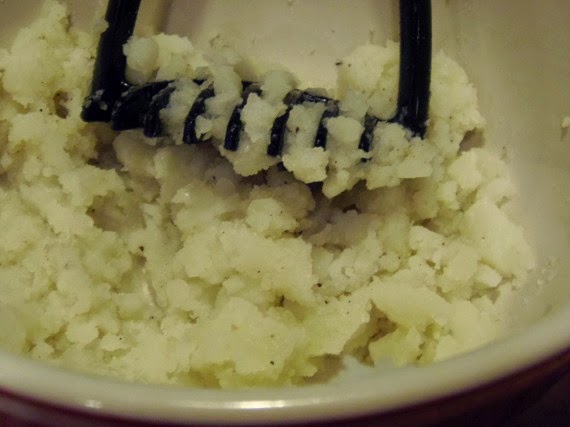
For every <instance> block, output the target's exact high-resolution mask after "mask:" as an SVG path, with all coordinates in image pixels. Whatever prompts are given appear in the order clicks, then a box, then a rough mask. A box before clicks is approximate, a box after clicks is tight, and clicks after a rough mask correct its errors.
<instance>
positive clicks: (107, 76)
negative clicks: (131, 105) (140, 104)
mask: <svg viewBox="0 0 570 427" xmlns="http://www.w3.org/2000/svg"><path fill="white" fill-rule="evenodd" d="M140 3H141V2H140V0H109V3H108V4H107V11H106V14H105V19H106V21H107V23H108V24H109V26H108V27H107V29H106V30H105V31H104V32H103V33H102V34H101V37H100V39H99V47H98V51H97V60H96V62H95V70H94V72H93V80H92V82H91V95H89V97H87V99H86V100H85V103H84V105H83V111H82V112H81V118H82V119H83V120H84V121H86V122H108V121H110V120H111V115H112V113H113V108H114V106H115V103H116V102H117V101H118V100H119V98H120V97H121V95H122V94H123V93H124V92H125V91H126V90H128V89H129V85H128V83H127V82H126V79H125V69H126V65H127V59H126V57H125V54H124V53H123V45H124V44H125V43H126V42H127V41H128V40H129V38H130V37H131V36H132V35H133V31H134V29H135V24H136V21H137V14H138V11H139V7H140Z"/></svg>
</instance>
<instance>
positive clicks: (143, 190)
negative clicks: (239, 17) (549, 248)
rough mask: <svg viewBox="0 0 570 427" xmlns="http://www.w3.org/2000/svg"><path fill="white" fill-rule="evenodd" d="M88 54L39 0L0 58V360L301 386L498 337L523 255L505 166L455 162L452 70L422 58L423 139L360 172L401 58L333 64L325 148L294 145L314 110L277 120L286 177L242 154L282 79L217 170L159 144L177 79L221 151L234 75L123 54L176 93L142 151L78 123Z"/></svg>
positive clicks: (465, 128)
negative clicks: (284, 124) (428, 69)
mask: <svg viewBox="0 0 570 427" xmlns="http://www.w3.org/2000/svg"><path fill="white" fill-rule="evenodd" d="M96 43H97V37H96V35H94V34H86V33H82V32H79V31H77V30H75V29H73V28H71V29H69V28H68V21H67V18H66V11H65V9H64V7H63V6H61V5H59V4H57V3H55V2H52V1H49V2H47V3H46V6H45V7H44V9H43V12H42V15H41V17H40V18H39V19H38V20H37V21H36V22H35V23H34V24H33V25H31V26H29V27H28V28H26V29H22V30H21V31H20V33H19V34H18V36H17V38H16V39H15V41H14V43H13V45H12V47H11V48H9V49H6V50H0V73H1V74H0V75H1V85H2V92H1V101H0V204H1V206H2V209H1V210H0V230H1V232H0V233H1V234H0V236H1V237H0V322H1V324H2V326H3V327H2V329H1V331H0V345H1V346H2V347H3V348H5V349H7V350H9V351H13V352H17V353H21V354H25V355H29V356H31V357H33V358H35V359H38V360H43V361H47V362H50V363H53V364H57V365H61V366H64V367H67V368H70V369H74V370H80V371H86V372H91V373H97V374H101V375H108V376H115V377H119V378H123V379H126V380H129V381H139V382H149V383H173V384H183V385H191V386H201V387H252V386H275V385H287V384H302V383H304V382H306V381H307V380H308V379H311V378H312V377H315V376H318V375H319V374H321V373H323V372H326V371H328V370H330V369H332V368H333V367H335V366H338V363H337V362H338V360H339V359H342V358H343V357H345V356H349V355H350V356H354V357H356V358H358V359H359V360H361V361H362V362H363V363H367V364H377V363H382V362H384V361H391V362H393V363H395V364H397V365H404V364H410V363H429V362H434V361H439V360H442V359H445V358H448V357H451V356H453V355H456V354H458V353H460V352H464V351H467V350H471V349H473V348H476V347H479V346H481V345H484V344H485V343H487V342H489V341H491V340H494V339H496V338H498V337H500V336H501V335H502V334H504V333H505V332H506V328H507V326H506V325H507V322H506V320H505V318H504V316H503V314H502V310H501V308H500V307H501V306H502V305H504V304H505V303H506V302H505V301H508V298H509V295H510V293H511V292H512V290H513V289H514V288H516V287H517V286H519V285H521V283H523V282H524V280H525V278H526V276H527V273H528V271H529V269H531V268H532V267H533V255H532V252H531V249H530V248H529V245H528V244H527V242H526V240H525V236H524V232H523V230H522V229H521V228H520V227H519V226H518V225H517V224H516V223H515V222H513V219H512V218H511V214H510V213H509V209H508V206H509V204H510V202H511V200H512V199H513V198H514V197H515V194H516V191H515V188H514V186H513V183H512V181H511V179H510V178H509V175H508V169H507V166H506V165H505V163H504V162H503V161H502V160H501V159H499V158H498V157H497V156H496V155H495V154H493V152H491V151H487V150H486V149H484V148H481V147H475V148H471V149H469V150H461V149H460V144H461V142H462V141H463V140H464V138H465V135H466V134H467V133H469V132H472V131H476V130H480V129H481V128H482V127H483V125H484V121H483V118H482V117H481V115H480V114H479V112H478V110H477V98H476V93H475V90H474V88H473V87H472V86H471V85H470V83H469V82H468V80H467V77H466V74H465V72H464V71H463V70H462V69H461V68H460V67H459V66H458V65H457V64H456V63H455V62H453V61H452V60H451V59H449V58H448V57H446V56H445V55H443V54H439V55H437V56H436V57H435V58H434V64H433V79H432V99H431V111H430V122H429V128H428V132H427V136H426V138H425V140H419V139H413V140H411V141H409V140H408V138H407V135H406V132H405V130H404V129H402V128H401V127H400V126H398V125H396V124H381V125H379V127H378V128H377V130H376V140H375V144H373V146H374V151H373V152H372V153H371V155H370V160H369V161H368V162H366V163H363V162H360V158H361V153H359V152H358V151H357V150H354V149H353V148H352V147H354V146H355V142H356V141H357V140H358V137H359V132H361V129H362V125H361V121H362V117H363V116H364V114H365V112H366V111H367V110H369V111H370V112H372V113H373V114H376V115H378V116H380V117H384V118H386V117H389V116H390V115H391V114H392V113H393V111H394V109H395V99H396V92H397V69H398V53H397V52H398V47H397V45H395V44H389V45H388V46H386V47H378V46H364V47H361V48H359V49H357V50H356V51H355V52H354V53H353V54H351V55H350V56H349V57H348V58H345V59H344V60H343V62H342V65H340V66H339V84H338V90H337V92H336V93H335V96H337V97H338V98H339V99H340V101H341V110H342V116H341V117H338V118H335V119H331V120H329V122H328V123H327V127H328V130H329V133H330V135H331V143H330V146H329V147H328V148H327V150H326V151H323V150H321V151H318V150H316V151H315V149H312V148H310V146H309V145H308V143H309V141H311V140H312V138H311V136H310V132H312V131H311V130H310V128H311V125H310V123H312V122H310V121H309V119H310V118H311V117H312V116H315V115H318V114H317V113H315V112H314V111H312V110H311V109H314V108H315V107H314V106H311V105H300V106H297V107H295V109H294V110H293V112H292V118H291V122H290V123H289V126H290V127H294V128H296V127H299V129H300V131H299V132H296V133H295V132H291V136H289V137H288V138H289V139H288V140H287V147H288V148H287V150H288V151H287V152H286V153H284V156H283V159H282V160H283V163H284V165H285V167H286V168H287V169H289V170H290V171H292V173H291V172H288V171H285V170H283V168H280V167H278V166H274V165H273V163H275V162H274V161H273V160H271V159H270V160H267V157H266V156H262V155H261V154H259V153H258V152H256V148H255V147H256V144H255V143H256V141H258V140H259V139H260V138H262V137H263V136H262V135H265V134H264V131H263V129H264V126H266V125H268V124H270V123H271V122H272V120H273V117H274V116H275V115H276V114H278V112H279V111H281V109H282V108H283V107H282V105H281V100H282V96H278V94H279V90H281V91H282V92H283V91H284V92H286V91H287V90H288V89H287V87H288V86H287V85H288V84H290V83H288V82H291V81H294V78H293V77H292V76H291V75H290V74H288V73H286V72H284V71H275V72H271V73H268V74H266V75H265V76H260V77H259V78H260V81H262V83H263V84H264V85H266V87H271V88H272V89H271V90H268V91H267V92H268V93H270V94H271V96H265V97H263V96H258V97H257V99H255V100H254V102H252V103H251V105H250V103H248V106H247V108H246V109H245V110H244V121H245V122H246V126H245V129H244V137H243V140H242V142H241V144H240V147H241V148H240V150H238V152H237V153H233V154H232V153H227V152H224V150H223V149H221V148H220V147H218V144H217V143H215V142H214V144H201V145H199V146H187V145H180V144H177V143H176V142H177V138H178V137H179V132H180V121H181V114H182V113H183V112H184V111H187V106H188V102H191V100H192V96H196V95H195V93H194V92H195V90H194V89H195V88H193V87H192V85H193V83H190V82H186V83H184V80H183V78H184V77H193V74H194V73H196V72H202V73H204V72H205V73H207V74H209V75H211V76H212V78H213V79H214V82H215V84H216V85H218V87H224V88H225V89H224V91H223V95H224V96H221V95H220V96H216V98H217V99H214V100H213V101H212V102H211V105H209V109H210V110H209V111H210V113H211V114H210V116H207V117H204V118H202V119H201V123H199V124H198V126H199V127H200V129H202V132H204V133H207V132H209V133H211V134H212V135H213V136H214V137H215V138H216V137H219V135H220V133H223V130H224V121H223V120H221V119H220V118H219V117H218V116H217V115H216V114H215V113H216V111H220V112H221V111H225V110H227V108H228V105H231V103H232V102H234V101H235V100H234V101H232V97H235V96H237V95H239V92H238V91H236V90H235V86H236V84H239V81H240V76H239V75H238V71H237V70H239V69H240V67H239V65H240V61H241V59H240V58H236V57H235V56H232V55H226V54H218V55H213V59H212V57H209V56H208V55H206V54H202V53H200V52H197V51H195V50H194V49H193V47H192V45H191V43H190V42H189V41H188V40H185V39H181V38H179V37H176V36H166V35H157V36H154V37H150V38H146V39H133V40H132V41H131V42H130V43H129V45H127V47H126V51H127V53H128V54H129V67H130V69H129V75H130V76H131V78H133V79H139V81H140V82H143V81H148V80H152V79H153V78H157V79H163V78H171V77H177V78H179V84H180V88H179V92H177V93H178V94H184V91H186V95H187V96H182V95H180V96H173V99H172V102H171V105H170V106H169V108H168V109H167V110H165V112H164V117H163V119H164V120H165V122H166V123H167V126H168V128H169V130H170V131H171V133H172V135H173V139H169V138H162V139H154V140H150V139H145V138H144V137H142V134H141V133H140V132H139V131H127V132H122V133H114V132H112V131H110V129H109V127H108V126H107V125H93V124H86V123H84V122H82V121H81V119H80V117H79V115H80V111H81V105H82V102H83V99H84V97H85V95H86V92H87V90H88V86H89V83H90V79H91V69H92V66H93V58H94V53H93V52H94V51H95V47H96ZM181 49H182V50H181ZM367 64H368V65H367ZM369 64H374V67H373V71H370V70H369V68H368V66H369ZM204 67H206V68H204ZM236 82H237V83H236ZM220 93H222V91H220ZM192 94H193V95H192ZM224 97H225V98H224ZM185 109H186V110H185ZM220 114H221V113H220ZM220 117H221V116H220ZM177 132H178V133H177ZM380 141H381V143H380ZM356 145H357V144H356ZM216 148H218V149H216ZM218 150H219V151H220V152H221V153H222V154H223V156H221V155H220V153H219V151H218ZM246 152H247V153H249V154H248V155H246V154H247V153H246ZM224 156H225V157H224ZM226 157H227V158H226ZM228 160H229V161H228ZM236 171H237V172H238V173H236ZM314 180H323V181H324V182H323V184H322V189H321V188H315V187H314V185H312V186H309V185H307V184H305V183H304V181H307V182H310V181H314Z"/></svg>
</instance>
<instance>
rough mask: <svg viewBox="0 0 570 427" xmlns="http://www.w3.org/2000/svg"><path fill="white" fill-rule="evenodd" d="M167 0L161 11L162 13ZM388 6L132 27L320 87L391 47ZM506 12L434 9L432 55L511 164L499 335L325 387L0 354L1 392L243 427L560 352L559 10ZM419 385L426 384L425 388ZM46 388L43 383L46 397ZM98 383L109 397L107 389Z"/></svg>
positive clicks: (201, 7) (214, 2) (323, 0)
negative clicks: (524, 234) (511, 222)
mask: <svg viewBox="0 0 570 427" xmlns="http://www.w3.org/2000/svg"><path fill="white" fill-rule="evenodd" d="M151 3H152V4H151ZM70 4H71V6H72V8H73V10H74V17H75V19H74V22H76V23H78V25H88V24H87V23H88V22H89V16H90V15H91V14H92V9H93V7H94V6H93V3H92V2H89V3H87V2H80V1H70ZM168 4H170V7H171V8H170V9H169V10H167V9H163V8H162V7H163V6H164V5H168ZM397 5H398V4H397V1H388V2H385V1H378V0H362V1H359V2H347V1H344V0H313V1H311V2H303V1H299V0H289V1H287V0H272V1H267V0H236V1H232V2H227V1H223V0H194V1H192V2H187V1H180V0H174V1H171V2H150V1H148V0H147V1H146V2H144V3H143V7H144V8H146V10H147V15H146V17H145V18H144V23H143V25H141V26H140V28H139V31H143V32H144V31H152V29H153V28H155V27H160V28H163V29H165V30H166V31H167V32H173V33H178V34H187V35H190V36H191V37H192V40H193V41H194V43H195V44H196V45H198V46H204V45H206V44H208V43H209V42H210V40H211V39H212V38H214V37H223V38H224V39H229V40H233V41H235V44H236V47H237V48H238V50H246V51H248V52H250V53H251V55H252V56H253V57H254V58H255V57H257V58H263V60H264V61H265V62H267V63H282V64H285V65H286V66H288V67H290V68H291V69H292V70H293V71H295V72H296V73H297V74H298V75H299V76H300V78H301V79H302V80H304V81H307V82H309V84H310V85H312V86H331V85H334V62H335V61H336V60H338V59H339V58H341V57H343V56H344V55H346V54H347V53H348V52H350V51H351V50H352V49H353V48H354V47H356V46H358V45H361V44H363V43H366V42H374V43H383V42H384V41H385V40H386V39H387V38H395V39H397V38H398V25H397V22H398V20H397V11H398V7H397ZM513 6H514V4H513V3H512V2H497V1H493V0H465V1H461V2H449V1H445V2H443V1H434V2H433V8H434V10H433V30H434V51H438V50H440V49H443V50H445V51H446V53H447V54H448V55H449V56H451V57H452V58H454V59H456V60H457V61H458V62H459V63H461V64H462V65H463V67H464V68H465V69H466V71H467V73H468V75H469V77H470V79H471V80H472V82H473V83H474V85H475V86H476V87H477V89H478V93H479V99H480V107H481V110H482V112H483V115H484V116H485V117H486V119H487V121H488V126H487V129H486V132H485V135H484V138H485V141H486V143H487V144H488V145H489V146H492V147H493V148H494V149H496V150H498V151H500V152H501V153H503V154H504V155H505V156H506V157H507V158H509V159H510V165H511V167H512V170H513V174H514V176H515V177H516V180H517V184H518V186H519V188H520V195H521V200H520V206H518V210H519V211H520V212H521V216H522V218H523V223H524V225H525V226H526V228H527V229H528V230H529V233H530V237H531V239H532V241H533V242H534V245H535V247H536V253H537V258H538V266H537V269H536V271H535V273H534V274H533V275H532V277H531V279H530V280H529V281H528V283H527V284H526V285H525V286H524V287H522V288H521V289H520V290H519V291H518V293H517V295H516V298H515V299H516V300H515V301H514V302H513V304H512V307H511V313H510V314H511V318H512V324H513V335H512V336H511V337H508V338H506V339H505V340H502V341H500V342H497V343H494V344H491V345H490V346H488V347H487V348H484V349H481V350H477V351H476V352H473V353H471V354H467V355H464V356H460V357H457V358H455V359H452V360H449V361H446V362H442V363H440V364H437V365H433V366H426V367H422V368H413V367H410V368H403V369H398V370H395V369H391V368H384V367H382V368H380V369H376V370H372V369H364V368H356V367H355V368H354V369H351V370H349V373H348V374H345V375H343V376H342V377H341V378H339V379H337V380H336V381H334V382H333V383H331V384H329V385H319V386H314V387H309V388H302V389H286V390H271V391H267V390H265V391H250V392H212V391H203V390H202V391H193V390H179V389H165V388H149V387H145V386H136V385H128V384H121V383H119V382H115V381H109V380H102V379H95V378H85V377H83V376H79V375H75V374H70V373H62V372H60V371H59V370H57V369H52V368H47V367H45V366H43V365H38V364H35V363H34V362H29V361H22V360H21V359H19V358H17V357H13V356H11V355H6V354H3V353H0V386H1V387H10V388H12V389H13V390H15V391H18V392H21V393H26V394H31V395H34V396H36V397H40V398H47V399H52V400H58V401H59V402H60V403H66V404H70V403H71V404H74V405H81V406H82V407H89V406H91V407H95V408H97V407H98V408H101V407H102V408H104V409H107V410H110V411H118V412H122V413H129V412H131V411H136V410H138V411H139V412H140V414H145V413H149V414H151V413H152V414H153V416H157V415H160V416H163V417H174V418H176V417H181V416H182V414H184V413H185V411H188V410H192V411H194V412H193V413H194V415H195V416H196V415H198V416H200V417H202V418H201V419H202V420H204V421H207V420H212V419H215V418H216V416H215V415H213V413H214V412H213V411H216V410H219V409H224V410H225V411H227V412H236V414H237V413H238V412H239V413H243V409H256V408H257V409H261V412H259V411H258V412H257V413H255V411H249V412H248V413H249V414H250V415H246V416H245V418H244V420H245V419H251V420H252V419H255V418H256V417H261V416H262V415H260V414H266V415H263V416H265V417H266V418H265V419H269V418H271V417H273V415H267V414H268V412H264V411H265V410H269V409H273V410H274V411H275V408H279V410H281V411H289V412H290V413H291V414H292V413H293V412H294V411H293V410H295V411H297V412H296V413H297V415H296V416H297V417H299V418H301V417H317V416H319V417H322V415H323V411H325V410H328V411H329V415H331V416H332V415H334V414H337V415H338V414H339V413H341V411H345V413H346V411H349V412H352V413H359V412H362V411H369V410H373V409H389V408H394V407H398V406H401V405H406V404H409V403H410V402H413V401H419V400H427V399H429V398H433V397H437V396H441V395H443V394H445V393H449V392H453V391H457V390H460V389H463V388H465V387H471V386H474V385H476V384H478V383H481V382H484V381H487V380H489V379H492V378H495V377H497V376H498V375H501V374H505V373H508V372H513V371H514V370H516V369H519V368H522V367H525V366H528V365H529V364H532V363H534V362H537V361H539V360H541V359H543V358H545V357H547V356H549V355H552V354H555V353H556V352H558V351H561V350H563V349H565V348H568V347H569V346H570V332H568V330H567V325H568V324H570V286H569V285H568V278H569V277H570V193H569V192H568V190H567V189H566V185H567V183H569V182H570V167H569V166H570V129H566V130H564V129H562V128H561V122H562V119H563V118H564V117H566V116H570V97H568V93H570V49H568V46H570V31H568V25H570V8H568V7H567V5H566V1H565V0H544V1H541V2H536V1H533V0H521V1H519V2H517V4H516V7H513ZM37 7H38V5H37V2H33V1H29V2H24V1H17V0H5V1H4V2H2V4H1V5H0V11H1V12H2V13H0V43H2V44H5V43H6V42H7V41H8V40H9V39H10V37H11V35H12V34H13V32H14V31H15V30H16V29H17V27H18V26H20V25H22V24H23V23H25V22H27V21H28V20H30V19H32V18H33V16H34V14H35V13H36V11H37ZM173 11H176V13H174V12H173ZM242 16H246V19H244V18H243V17H242ZM24 371H25V372H27V373H26V374H23V372H24ZM38 378H42V379H43V381H37V379H38ZM426 382H427V383H429V384H431V385H432V386H431V387H430V389H429V390H426V389H425V384H426ZM46 383H49V384H52V386H50V388H49V389H48V390H46V388H45V387H44V385H43V384H46ZM110 384H113V385H114V388H112V389H109V385H110ZM395 390H396V391H395ZM125 396H130V397H129V398H126V397H125ZM347 396H348V397H347ZM88 402H91V403H88ZM94 402H95V403H94ZM137 408H138V409H137ZM141 408H144V409H141ZM141 411H142V412H141ZM196 411H198V412H196ZM240 411H241V412H240ZM246 412H247V411H246ZM176 414H178V415H176ZM220 416H222V415H220ZM224 416H225V415H224ZM236 416H237V415H236ZM240 416H241V415H240ZM279 416H281V415H279ZM247 417H250V418H247ZM267 417H269V418H267Z"/></svg>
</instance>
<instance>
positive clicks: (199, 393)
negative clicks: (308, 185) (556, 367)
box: [0, 306, 570, 424]
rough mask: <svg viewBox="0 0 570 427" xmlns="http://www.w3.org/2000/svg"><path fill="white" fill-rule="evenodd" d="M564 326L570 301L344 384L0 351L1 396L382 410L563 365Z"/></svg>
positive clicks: (252, 411) (123, 410) (328, 413)
mask: <svg viewBox="0 0 570 427" xmlns="http://www.w3.org/2000/svg"><path fill="white" fill-rule="evenodd" d="M568 324H570V306H568V307H563V308H562V309H561V310H559V311H557V312H555V313H551V314H549V315H547V316H546V317H545V318H543V319H541V320H539V321H538V322H537V323H536V324H534V325H531V326H530V327H528V328H527V329H524V330H519V331H518V332H516V333H514V334H512V335H511V336H508V337H506V338H504V339H502V340H499V341H497V342H495V343H492V344H490V345H488V346H487V347H484V348H481V349H477V350H474V351H472V352H469V353H466V354H463V355H460V356H457V357H455V358H452V359H449V360H446V361H442V362H438V363H435V364H432V365H427V366H422V367H416V366H408V367H403V368H398V369H391V370H387V371H383V372H382V374H379V375H363V376H361V377H359V378H356V379H350V380H347V381H343V382H334V381H333V382H331V383H328V384H317V385H308V386H303V387H285V388H273V389H267V388H260V389H252V390H211V389H210V390H209V389H194V388H185V387H173V386H157V385H142V384H133V383H127V382H123V381H120V380H116V379H109V378H104V377H98V376H92V375H86V374H81V373H76V372H70V371H67V370H64V369H63V368H59V367H54V366H51V365H48V364H45V363H42V362H38V361H35V360H30V359H27V358H24V357H21V356H18V355H14V354H10V353H7V352H0V399H1V397H2V395H3V396H4V397H8V398H11V399H16V400H19V401H24V402H27V403H34V404H36V405H38V404H39V405H47V406H48V407H51V408H56V409H59V410H64V411H71V412H79V413H83V414H84V415H85V416H87V417H89V416H95V417H112V418H118V419H126V420H139V421H145V422H178V423H180V422H192V423H202V424H217V423H224V422H225V423H227V422H231V423H232V424H246V423H247V424H251V423H268V422H272V423H275V422H289V423H290V422H311V421H332V420H338V419H346V418H357V417H366V416H371V415H382V414H389V413H392V412H394V411H401V410H403V409H406V408H407V409H409V410H411V408H413V407H418V406H419V405H420V406H421V405H425V404H429V402H433V401H436V400H438V399H442V398H449V397H450V396H458V395H462V394H463V393H469V392H472V391H473V390H476V389H478V388H481V387H485V386H489V385H491V384H493V383H495V382H497V381H500V380H505V378H509V377H515V378H516V377H517V376H519V375H521V374H523V373H524V372H525V371H528V370H529V369H540V368H541V367H542V368H544V367H545V366H546V367H548V365H549V364H552V363H553V362H556V361H558V363H560V360H561V359H560V358H562V363H565V364H566V366H568V365H569V363H568V362H570V357H567V356H568V354H567V353H570V329H569V328H567V325H568ZM371 370H372V369H371ZM545 371H548V369H545ZM46 384H49V387H46ZM426 384H428V385H429V386H427V387H426Z"/></svg>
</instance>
